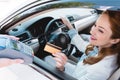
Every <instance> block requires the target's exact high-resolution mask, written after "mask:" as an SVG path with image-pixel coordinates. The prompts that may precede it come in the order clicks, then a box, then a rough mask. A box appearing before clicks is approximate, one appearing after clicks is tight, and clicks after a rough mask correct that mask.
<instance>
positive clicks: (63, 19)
mask: <svg viewBox="0 0 120 80" xmlns="http://www.w3.org/2000/svg"><path fill="white" fill-rule="evenodd" d="M61 19H62V21H63V23H64V24H65V25H66V26H67V27H68V28H69V29H73V26H72V24H71V23H70V21H68V19H66V18H64V17H61Z"/></svg>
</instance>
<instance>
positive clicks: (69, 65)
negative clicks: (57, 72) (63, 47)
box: [65, 62, 76, 76]
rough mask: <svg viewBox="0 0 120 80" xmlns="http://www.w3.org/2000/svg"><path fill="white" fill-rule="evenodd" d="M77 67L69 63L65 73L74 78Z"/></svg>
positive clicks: (66, 65)
mask: <svg viewBox="0 0 120 80" xmlns="http://www.w3.org/2000/svg"><path fill="white" fill-rule="evenodd" d="M75 67H76V65H74V64H71V63H69V62H67V63H66V64H65V73H67V74H69V75H71V76H72V73H73V71H74V70H75Z"/></svg>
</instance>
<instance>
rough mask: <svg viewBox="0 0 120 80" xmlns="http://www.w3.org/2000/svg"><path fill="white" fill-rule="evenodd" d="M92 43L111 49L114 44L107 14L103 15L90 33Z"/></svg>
mask: <svg viewBox="0 0 120 80" xmlns="http://www.w3.org/2000/svg"><path fill="white" fill-rule="evenodd" d="M90 34H91V37H90V43H91V44H93V45H95V46H99V47H110V46H111V45H112V44H113V43H112V41H113V39H111V35H112V30H111V28H110V22H109V20H108V16H107V15H106V14H102V15H101V16H100V17H99V18H98V20H97V21H96V23H95V25H94V26H93V27H92V28H91V31H90Z"/></svg>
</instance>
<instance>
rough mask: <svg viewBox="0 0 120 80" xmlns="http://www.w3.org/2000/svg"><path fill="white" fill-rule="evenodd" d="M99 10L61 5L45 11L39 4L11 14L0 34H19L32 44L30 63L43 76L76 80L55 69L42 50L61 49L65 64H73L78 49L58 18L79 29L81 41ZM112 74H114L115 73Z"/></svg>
mask: <svg viewBox="0 0 120 80" xmlns="http://www.w3.org/2000/svg"><path fill="white" fill-rule="evenodd" d="M44 6H45V5H44ZM40 7H41V6H40ZM36 10H38V11H36ZM101 12H102V11H101V10H98V9H93V8H81V7H71V8H67V7H63V8H52V9H46V10H40V9H39V7H36V8H31V9H30V10H25V11H24V12H23V13H22V14H18V15H17V16H16V15H15V16H14V17H13V18H12V20H11V21H13V22H11V21H8V22H6V23H8V24H7V25H4V26H5V27H3V28H1V34H8V35H13V36H16V37H19V38H20V41H21V42H23V43H25V44H26V45H28V46H30V47H32V49H33V50H34V59H33V64H34V69H35V70H38V71H40V72H42V73H44V74H45V75H46V74H49V75H47V77H49V78H51V75H52V78H53V77H55V78H56V80H57V79H62V80H76V79H75V78H73V77H71V76H70V75H68V74H66V73H64V72H61V71H59V70H57V69H56V68H55V66H54V61H53V62H52V59H51V56H52V55H51V53H50V52H49V51H47V50H45V47H46V46H47V47H50V46H52V47H54V48H55V49H57V50H60V51H62V52H64V53H65V55H67V57H68V59H69V60H68V63H70V64H71V65H75V64H77V62H78V61H79V58H80V56H81V55H82V52H80V51H79V50H78V49H77V47H76V46H75V45H73V44H71V39H70V37H69V35H68V34H67V32H68V30H69V29H68V27H67V26H66V25H65V24H64V23H63V22H62V20H61V17H65V18H67V19H68V20H69V22H70V23H71V24H72V25H73V26H74V28H75V29H76V30H77V31H78V32H79V34H80V36H81V37H83V39H84V40H85V41H89V31H90V28H91V27H92V25H93V24H94V23H95V21H96V20H97V18H98V16H99V15H100V13H101ZM52 49H53V48H52ZM50 61H51V62H50ZM32 67H33V66H32ZM41 69H42V71H41ZM119 72H120V71H119ZM115 74H118V73H117V72H116V73H115ZM115 74H114V75H115ZM115 78H116V76H115ZM51 80H52V79H51ZM54 80H55V79H54ZM109 80H117V79H113V78H112V76H111V78H110V79H109Z"/></svg>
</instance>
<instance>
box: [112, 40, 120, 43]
mask: <svg viewBox="0 0 120 80" xmlns="http://www.w3.org/2000/svg"><path fill="white" fill-rule="evenodd" d="M111 42H112V44H117V43H118V42H120V39H112V41H111Z"/></svg>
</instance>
